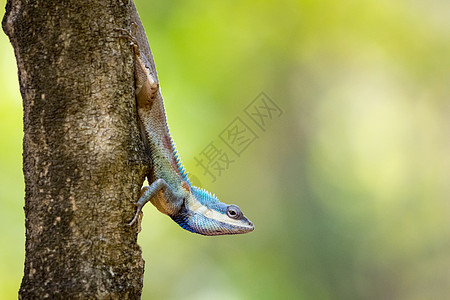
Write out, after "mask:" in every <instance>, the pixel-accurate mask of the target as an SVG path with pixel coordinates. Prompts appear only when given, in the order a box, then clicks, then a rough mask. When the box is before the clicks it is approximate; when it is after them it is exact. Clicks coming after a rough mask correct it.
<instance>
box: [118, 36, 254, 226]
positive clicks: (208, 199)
mask: <svg viewBox="0 0 450 300" xmlns="http://www.w3.org/2000/svg"><path fill="white" fill-rule="evenodd" d="M119 30H120V31H121V32H123V33H124V34H125V36H126V37H127V38H128V39H129V40H130V42H131V45H132V46H133V50H134V61H135V85H136V86H135V94H136V99H137V110H138V116H139V120H140V122H141V124H140V125H141V126H142V132H143V135H144V140H145V142H146V144H147V148H148V149H149V150H150V152H151V153H150V157H151V159H152V163H153V166H152V168H151V170H152V171H151V174H148V175H147V177H148V180H149V182H152V183H151V184H150V186H144V187H143V188H142V192H141V197H140V198H139V200H138V202H137V203H136V206H137V211H136V215H135V216H134V218H133V220H132V221H131V222H130V223H129V224H128V225H130V226H131V225H133V224H134V223H135V222H136V221H138V223H140V220H141V217H140V216H141V214H142V213H141V211H142V208H143V207H144V205H145V204H146V203H147V202H148V201H150V202H151V203H152V204H153V205H154V206H155V207H156V208H157V209H158V210H159V211H160V212H162V213H163V214H166V215H168V216H169V217H171V218H172V220H174V221H175V222H176V223H178V225H180V226H181V227H182V228H184V229H186V230H188V231H190V232H194V233H198V234H202V235H224V234H240V233H247V232H250V231H253V229H254V225H253V223H252V222H251V221H250V220H248V219H247V218H246V217H245V216H244V214H243V213H242V211H241V210H240V209H239V207H238V206H236V205H233V204H232V205H227V204H224V203H222V202H220V201H219V200H218V199H217V198H216V197H215V195H211V194H210V193H209V192H207V191H205V190H203V189H201V188H198V187H195V186H193V185H192V184H191V183H190V181H189V179H188V173H187V172H186V170H185V168H184V167H183V164H182V162H181V159H180V157H179V156H178V153H177V151H176V147H175V145H174V143H173V140H172V138H171V137H170V133H169V128H168V126H167V121H166V113H165V110H164V102H163V99H162V96H161V92H160V90H159V84H158V82H157V79H156V78H157V77H156V76H155V75H154V74H153V71H152V69H151V67H150V63H149V61H148V59H147V58H146V57H145V55H144V54H143V53H142V52H141V51H140V50H139V45H138V42H137V40H136V38H135V36H134V33H133V34H132V33H130V32H128V31H126V30H123V29H119ZM139 227H140V224H139Z"/></svg>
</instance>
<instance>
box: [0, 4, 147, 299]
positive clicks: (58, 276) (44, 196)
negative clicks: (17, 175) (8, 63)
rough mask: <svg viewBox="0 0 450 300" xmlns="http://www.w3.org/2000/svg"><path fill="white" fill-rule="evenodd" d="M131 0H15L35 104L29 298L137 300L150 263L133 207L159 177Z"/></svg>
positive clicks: (28, 162)
mask: <svg viewBox="0 0 450 300" xmlns="http://www.w3.org/2000/svg"><path fill="white" fill-rule="evenodd" d="M131 21H134V22H136V23H138V25H139V28H138V31H139V32H138V38H139V43H140V46H141V48H143V50H144V52H145V54H146V56H147V57H151V53H150V49H149V47H148V44H147V42H146V38H145V33H144V31H143V28H142V25H141V23H140V20H139V17H138V15H137V13H136V11H135V8H134V5H133V4H132V3H129V0H122V1H115V0H114V1H112V0H109V1H98V0H95V1H94V0H89V1H88V0H68V1H50V0H8V2H7V6H6V14H5V16H4V19H3V23H2V25H3V30H4V31H5V32H6V34H7V35H8V36H9V38H10V41H11V43H12V45H13V48H14V52H15V56H16V59H17V66H18V71H19V82H20V90H21V94H22V98H23V107H24V140H23V171H24V178H25V187H26V188H25V217H26V220H25V226H26V255H25V267H24V277H23V280H22V285H21V287H20V291H19V298H21V299H44V298H51V299H92V298H97V299H136V298H139V297H140V295H141V290H142V282H143V273H144V261H143V259H142V256H141V249H140V247H139V246H138V245H137V234H136V227H135V226H134V227H131V228H130V227H128V226H126V223H127V222H129V221H130V220H131V218H132V217H133V214H134V212H135V207H134V206H133V205H132V203H133V202H135V201H136V199H138V197H139V190H140V186H141V184H142V182H143V180H144V177H145V174H146V173H147V172H148V167H147V166H148V158H147V157H145V154H143V153H144V151H143V149H144V145H143V143H142V140H141V138H140V134H139V129H138V125H137V117H136V107H135V98H134V90H133V85H134V77H133V71H134V69H133V56H132V49H131V47H129V45H128V41H127V40H126V39H124V38H121V36H120V35H119V34H118V33H117V32H116V31H115V28H130V23H131Z"/></svg>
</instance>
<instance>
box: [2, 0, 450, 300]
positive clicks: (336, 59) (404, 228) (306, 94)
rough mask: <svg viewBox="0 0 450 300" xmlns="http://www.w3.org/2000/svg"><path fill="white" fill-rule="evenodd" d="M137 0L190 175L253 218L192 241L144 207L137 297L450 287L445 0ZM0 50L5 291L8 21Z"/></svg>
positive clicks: (384, 294) (14, 90)
mask: <svg viewBox="0 0 450 300" xmlns="http://www.w3.org/2000/svg"><path fill="white" fill-rule="evenodd" d="M0 2H1V5H2V7H4V5H5V1H4V0H2V1H0ZM137 7H138V10H139V12H140V15H141V18H142V20H143V23H144V26H145V28H146V31H147V35H148V39H149V41H150V46H151V47H152V50H153V54H154V58H155V62H156V66H157V70H158V75H159V78H160V81H161V88H162V93H163V95H164V98H165V102H166V108H167V114H168V121H169V124H170V128H171V130H172V135H173V137H174V140H175V141H176V144H177V146H178V149H179V152H180V153H181V157H182V158H183V160H184V163H185V166H186V168H187V169H188V170H189V171H190V173H191V174H192V175H193V181H194V183H199V184H201V185H202V186H203V187H204V188H206V189H208V190H210V191H211V192H214V193H215V194H216V195H218V196H219V198H220V199H221V200H223V201H224V202H226V203H235V204H238V205H239V206H240V207H241V208H242V209H243V211H244V212H245V214H246V215H247V216H248V217H249V218H250V219H251V220H252V221H253V222H254V223H255V226H256V229H255V231H254V232H252V233H250V234H246V235H241V236H225V237H203V236H198V235H193V234H190V233H188V232H186V231H184V230H181V229H180V228H179V227H178V226H177V225H176V224H175V223H174V222H172V221H171V220H170V219H169V218H167V217H166V216H164V215H162V214H160V213H159V212H158V211H157V210H156V209H155V208H154V207H152V206H150V205H149V206H146V207H145V209H144V211H145V217H144V220H143V224H142V227H143V230H142V232H141V234H140V235H139V242H140V245H141V246H142V249H143V255H144V258H145V261H146V273H145V279H144V291H143V299H444V298H447V297H448V295H450V272H449V270H450V196H449V195H450V159H449V156H450V3H449V2H448V1H445V0H426V1H425V0H412V1H401V0H397V1H392V0H364V1H354V0H341V1H331V0H324V1H316V0H304V1H290V0H282V1H268V0H266V1H265V0H263V1H250V0H248V1H245V0H244V1H237V0H235V1H198V0H197V1H196V0H188V1H154V0H140V1H138V2H137ZM2 15H3V13H2ZM0 51H1V53H0V89H1V94H0V132H1V147H0V237H1V244H2V246H1V247H0V298H1V299H14V298H16V297H17V291H18V289H19V285H20V281H21V277H22V272H23V260H24V243H25V237H24V236H25V233H24V213H23V209H22V207H23V204H24V183H23V176H22V169H21V168H22V167H21V155H22V154H21V153H22V148H21V147H22V145H21V139H22V109H21V97H20V94H19V87H18V83H17V75H16V74H17V69H16V64H15V58H14V55H13V50H12V47H11V45H10V44H9V42H8V39H7V37H6V36H5V35H4V34H0ZM260 92H264V93H266V95H267V96H268V97H270V99H271V100H272V102H270V101H268V100H267V99H266V98H264V99H265V100H266V102H265V103H266V104H267V105H268V107H269V110H268V109H267V107H265V106H264V105H263V104H264V102H263V100H262V98H256V97H257V96H258V95H259V94H260ZM255 99H256V102H253V101H254V100H255ZM275 105H276V106H275ZM270 108H271V109H273V110H271V109H270ZM278 108H279V109H281V112H280V111H279V110H278ZM246 112H249V113H250V114H247V113H246ZM258 112H259V116H258ZM252 113H253V114H252ZM262 122H264V124H262ZM258 125H260V126H258ZM233 132H234V133H235V134H234V135H233V134H232V133H233ZM233 138H234V139H233ZM230 146H231V147H230ZM234 151H236V152H234ZM213 154H214V155H213ZM199 161H200V162H202V163H203V164H208V163H209V166H207V167H208V169H207V170H206V169H204V168H202V167H201V165H200V164H199V163H198V162H199ZM207 171H209V173H208V172H207ZM131 217H132V216H130V218H131Z"/></svg>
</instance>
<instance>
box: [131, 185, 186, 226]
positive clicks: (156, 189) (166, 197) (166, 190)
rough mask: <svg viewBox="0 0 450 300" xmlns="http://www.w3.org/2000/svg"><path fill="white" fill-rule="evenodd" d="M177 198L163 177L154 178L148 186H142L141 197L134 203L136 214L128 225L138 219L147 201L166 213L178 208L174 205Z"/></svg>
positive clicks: (169, 213)
mask: <svg viewBox="0 0 450 300" xmlns="http://www.w3.org/2000/svg"><path fill="white" fill-rule="evenodd" d="M160 192H162V193H160ZM178 198H179V197H177V196H176V195H175V194H174V193H173V191H172V189H171V188H170V186H169V185H168V184H167V182H166V181H165V180H164V179H162V178H160V179H157V180H155V181H154V182H153V183H152V184H151V185H150V186H144V187H143V188H142V192H141V197H140V198H139V200H138V202H137V203H136V206H137V211H136V215H135V216H134V218H133V220H131V222H130V223H128V225H129V226H131V225H133V224H134V222H136V220H138V219H139V215H140V214H141V211H142V208H143V207H144V205H145V204H146V203H147V202H148V201H151V202H152V204H153V205H154V206H155V207H156V208H157V209H158V210H159V211H160V212H162V213H164V214H166V215H171V214H174V213H175V212H176V211H177V210H178V209H179V207H177V206H176V205H174V203H178V202H180V201H176V200H179V199H178Z"/></svg>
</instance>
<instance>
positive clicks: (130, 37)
mask: <svg viewBox="0 0 450 300" xmlns="http://www.w3.org/2000/svg"><path fill="white" fill-rule="evenodd" d="M131 25H132V26H133V28H132V29H131V30H130V31H128V30H126V29H123V28H116V29H115V30H116V31H119V32H120V33H121V34H122V36H123V37H125V38H126V39H128V41H129V42H130V45H131V46H133V50H134V51H135V53H136V55H138V56H139V55H140V51H139V45H138V42H137V39H136V31H137V24H136V23H134V22H133V23H132V24H131Z"/></svg>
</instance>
